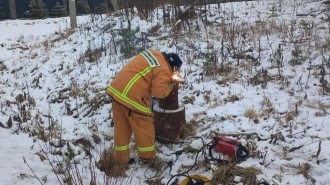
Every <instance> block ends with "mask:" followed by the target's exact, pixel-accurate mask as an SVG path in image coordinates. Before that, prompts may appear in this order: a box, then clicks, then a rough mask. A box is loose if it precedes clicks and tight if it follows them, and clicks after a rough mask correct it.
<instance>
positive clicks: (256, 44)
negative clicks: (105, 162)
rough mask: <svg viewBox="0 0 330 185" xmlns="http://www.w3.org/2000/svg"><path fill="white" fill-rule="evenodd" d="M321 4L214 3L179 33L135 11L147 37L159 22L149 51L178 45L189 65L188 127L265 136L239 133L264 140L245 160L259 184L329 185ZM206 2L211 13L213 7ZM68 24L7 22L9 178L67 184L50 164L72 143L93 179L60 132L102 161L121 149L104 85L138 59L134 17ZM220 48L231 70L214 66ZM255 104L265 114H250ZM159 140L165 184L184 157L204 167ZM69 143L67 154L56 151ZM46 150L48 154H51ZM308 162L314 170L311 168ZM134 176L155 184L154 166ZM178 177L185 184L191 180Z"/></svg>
mask: <svg viewBox="0 0 330 185" xmlns="http://www.w3.org/2000/svg"><path fill="white" fill-rule="evenodd" d="M322 2H323V1H317V0H315V1H311V0H288V1H266V0H264V1H263V0H260V1H249V2H236V3H225V4H221V6H220V7H218V5H211V6H207V8H208V10H207V21H208V23H207V24H205V19H204V18H196V19H194V20H190V21H189V23H190V24H189V26H190V29H188V28H187V25H186V24H185V23H186V22H185V21H184V20H178V21H177V22H176V24H175V25H176V26H177V27H176V28H178V29H174V26H175V25H174V24H171V25H169V24H166V23H164V22H163V19H162V11H161V10H158V11H156V10H155V11H154V12H153V14H152V15H151V16H150V17H149V18H148V19H146V20H141V19H140V18H139V17H136V16H134V17H131V23H132V27H133V28H136V27H137V26H138V27H139V28H140V31H139V32H138V33H137V34H136V36H137V37H138V38H142V35H145V34H142V33H148V32H149V31H150V30H152V29H153V28H155V27H156V26H157V25H160V28H159V29H158V30H157V31H155V32H154V33H153V34H151V33H149V34H147V37H148V39H147V41H146V42H145V44H146V48H151V49H157V50H161V51H165V52H178V53H179V55H180V56H181V58H182V59H183V60H184V61H185V64H184V65H183V67H182V68H183V69H182V71H181V73H182V76H184V78H185V84H184V86H183V87H182V88H181V89H180V90H179V99H180V104H182V105H184V106H185V112H186V120H187V124H192V123H193V122H195V123H197V124H198V126H197V132H196V135H197V136H201V137H202V138H203V139H204V141H205V142H209V141H210V139H211V137H210V132H211V131H216V132H219V133H223V134H236V135H244V134H246V133H256V135H255V137H251V138H244V137H240V139H241V141H242V143H243V144H244V145H248V146H255V149H253V151H254V152H258V153H259V154H260V155H253V156H251V157H250V158H249V159H248V160H246V161H243V162H242V163H240V164H239V166H242V167H251V166H252V167H254V168H257V169H260V170H261V172H262V173H261V174H259V175H257V180H259V181H261V180H262V179H264V180H265V181H267V182H268V183H270V184H283V185H284V184H293V185H296V184H297V185H298V184H313V183H314V184H320V185H321V184H330V177H329V175H328V174H329V172H330V160H329V159H330V149H329V146H330V126H329V121H330V116H329V111H330V103H329V102H330V101H329V99H330V96H329V93H330V90H329V87H330V86H329V87H328V86H327V85H329V84H327V82H325V81H324V80H327V81H329V67H330V66H329V63H330V60H329V59H330V50H329V48H330V41H329V40H330V37H329V35H330V34H329V31H330V21H329V20H327V15H329V11H326V6H325V5H324V4H322ZM195 8H196V12H197V13H201V12H203V11H202V10H201V9H203V8H205V7H204V6H203V7H195ZM117 15H118V14H117ZM202 15H204V14H202ZM203 21H204V22H203ZM69 25H70V22H69V19H68V18H57V19H45V20H6V21H0V97H1V98H0V122H1V123H2V124H1V125H3V127H6V128H2V127H0V143H1V144H0V164H1V165H0V172H1V174H2V175H1V176H0V182H1V184H4V185H12V184H17V185H20V184H22V185H23V184H24V185H29V184H31V185H32V184H49V185H53V184H61V183H59V182H58V179H57V177H56V175H55V174H54V173H53V172H52V166H51V164H55V163H54V162H57V161H61V160H62V159H66V158H68V155H65V152H66V151H68V148H70V147H72V149H73V151H74V153H75V154H76V155H75V157H74V158H75V159H76V160H77V161H79V162H80V164H79V169H80V170H81V175H82V178H83V180H84V183H83V184H89V182H90V173H89V159H88V156H87V155H86V153H85V152H84V150H83V148H81V146H80V145H77V146H74V145H70V147H69V144H68V145H66V146H63V147H62V148H60V149H58V148H56V147H54V145H56V143H57V142H59V138H61V139H64V140H66V141H76V140H77V139H80V138H87V139H88V140H90V141H91V143H92V146H93V149H92V151H93V157H92V161H94V160H95V161H97V160H99V155H100V153H101V152H102V151H103V150H104V149H106V148H109V147H110V146H111V142H112V135H113V127H111V126H110V124H111V116H110V107H111V105H110V104H108V103H105V102H104V99H105V95H104V89H105V88H106V87H107V85H108V84H109V82H110V81H111V79H112V78H113V77H114V75H115V74H116V72H117V71H119V70H120V69H121V68H122V67H123V65H124V64H125V63H126V62H127V61H129V59H128V58H124V57H123V55H122V54H120V52H119V51H120V45H121V44H122V43H121V42H120V41H121V37H120V36H119V34H118V31H119V30H121V29H122V28H123V27H124V28H125V27H127V21H126V18H125V16H123V15H120V16H118V17H115V16H108V17H106V16H105V15H103V16H81V17H78V25H79V26H78V28H76V29H75V30H71V29H69ZM197 25H198V26H197ZM179 26H181V29H179ZM183 27H184V29H183ZM232 28H235V30H233V29H232ZM222 41H223V42H222ZM299 50H301V52H299ZM87 51H99V52H98V53H97V55H99V56H100V57H99V58H97V59H96V60H95V61H94V59H93V58H90V57H89V54H88V52H87ZM294 53H298V54H297V55H295V54H294ZM212 55H213V56H215V58H216V61H217V62H218V65H220V63H222V62H223V63H224V65H225V66H228V69H227V70H224V69H220V68H219V69H218V70H217V71H215V72H214V70H210V69H212V68H213V69H214V67H215V66H211V68H207V66H208V65H210V64H211V63H212V61H211V62H210V58H211V57H210V56H212ZM238 56H243V58H240V59H239V60H238ZM247 56H249V57H250V58H249V57H247ZM292 59H296V61H294V60H292ZM91 60H93V61H91ZM299 62H301V63H299ZM298 63H299V64H298ZM292 64H298V65H292ZM207 70H209V71H207ZM279 71H280V72H279ZM207 73H208V74H209V75H207ZM279 73H280V74H279ZM322 76H323V81H322V80H321V79H322V78H321V77H322ZM253 77H255V78H253ZM264 77H265V78H264ZM266 78H270V79H271V80H269V81H268V82H266V81H267V79H266ZM322 82H323V83H322ZM322 84H323V85H322ZM27 97H30V98H27ZM99 105H100V106H99ZM248 110H250V113H256V114H255V117H253V116H252V117H253V118H251V119H250V118H249V115H251V114H248ZM8 120H11V121H12V124H13V125H12V126H11V127H10V123H9V121H8ZM1 125H0V126H1ZM42 132H44V133H45V134H42ZM49 133H51V134H49ZM241 133H243V134H241ZM49 135H51V136H49ZM95 135H97V136H98V137H99V138H100V139H101V143H98V142H96V140H95V137H94V136H95ZM257 136H258V137H259V138H261V140H258V139H257ZM273 136H278V137H277V138H278V141H276V142H275V143H271V137H273ZM280 136H283V137H280ZM46 138H47V139H46ZM49 138H50V140H48V139H49ZM93 138H94V139H93ZM45 139H46V140H47V141H46V142H44V141H43V140H45ZM189 142H191V143H185V144H184V146H186V145H191V146H192V147H193V148H196V149H199V148H201V147H202V146H203V143H202V140H201V139H194V140H189ZM54 143H55V144H54ZM68 143H69V142H68ZM132 144H134V141H132ZM156 146H157V151H158V154H157V156H158V157H160V158H161V159H163V160H165V161H171V160H173V161H175V162H174V164H173V166H172V169H171V170H169V168H164V169H163V170H162V171H161V172H160V173H157V177H159V178H161V179H162V180H161V182H162V183H163V184H168V183H170V182H169V180H170V179H171V178H172V176H173V175H176V174H178V173H180V172H182V171H184V169H183V166H182V165H185V166H189V165H193V164H194V161H195V154H193V153H183V154H182V155H180V156H178V159H177V160H176V157H175V155H171V156H168V155H167V154H171V153H173V152H174V151H177V150H180V149H182V148H183V147H184V146H181V144H171V145H164V144H160V143H158V142H157V143H156ZM295 147H297V148H295ZM58 150H61V151H62V152H63V153H64V155H62V156H59V155H53V154H55V153H56V152H58ZM43 152H46V153H48V155H47V156H46V159H44V157H45V155H43ZM132 155H133V156H136V155H137V154H136V153H132ZM198 160H200V161H203V160H204V159H203V157H199V158H198ZM306 164H307V165H306ZM303 166H309V167H311V169H310V170H309V171H307V172H306V173H303V172H301V169H302V167H303ZM216 168H217V166H216V163H214V164H213V163H211V165H210V168H198V169H196V168H194V169H192V170H191V171H190V172H189V174H186V175H191V174H194V173H198V174H202V175H205V176H206V177H208V178H210V179H211V178H212V175H213V172H214V170H215V169H216ZM95 173H96V177H97V181H98V182H99V184H106V183H105V182H104V174H103V173H102V172H101V171H99V170H98V169H97V168H96V171H95ZM127 174H132V175H129V177H128V178H127V179H124V180H122V181H123V183H124V182H126V183H127V184H146V182H145V180H147V179H148V178H150V177H152V176H154V175H155V172H152V171H150V170H149V169H148V168H146V167H144V166H140V165H139V164H136V165H133V166H132V167H131V168H130V169H129V170H128V171H127ZM304 175H305V176H304ZM306 175H307V176H306ZM308 175H309V176H308ZM36 177H38V178H39V179H38V178H36ZM309 177H310V178H309ZM178 178H179V180H180V181H181V180H182V179H183V178H184V176H178ZM311 179H315V182H314V181H313V180H311ZM171 182H172V181H171ZM237 184H239V183H237ZM241 184H242V183H241Z"/></svg>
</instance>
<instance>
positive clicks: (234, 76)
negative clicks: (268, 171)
mask: <svg viewBox="0 0 330 185" xmlns="http://www.w3.org/2000/svg"><path fill="white" fill-rule="evenodd" d="M136 2H137V1H136ZM136 2H135V1H130V3H128V4H125V5H123V6H125V7H123V8H124V9H125V13H126V16H127V18H128V17H129V16H128V15H129V12H130V13H132V14H134V11H132V10H131V9H130V8H131V7H132V6H133V4H134V3H136ZM150 2H151V1H141V2H140V3H138V6H137V9H138V14H139V15H140V16H141V18H143V19H145V20H148V19H150V17H149V16H150V13H151V12H152V11H153V10H154V8H155V7H158V6H159V5H158V4H157V3H150ZM146 3H147V5H148V7H146V8H143V5H146ZM148 3H149V4H148ZM181 3H182V2H181ZM324 3H325V4H328V3H327V1H325V2H324ZM179 4H180V2H177V1H175V2H173V6H172V7H171V6H164V7H163V9H160V10H163V12H164V16H163V19H164V20H166V21H164V22H165V27H166V26H167V27H170V28H171V29H169V30H171V31H173V33H170V34H169V35H165V36H163V35H162V37H161V38H158V39H157V40H159V41H157V42H159V43H158V44H159V45H162V42H161V41H162V40H163V41H164V42H165V41H166V42H168V43H169V46H176V47H177V48H178V50H180V51H182V54H183V55H184V54H185V55H187V56H188V57H191V59H190V60H189V63H188V64H189V65H193V64H195V63H198V62H200V61H202V62H201V63H202V64H200V63H198V64H200V65H197V66H198V68H200V69H201V70H198V71H197V72H196V73H195V74H197V75H199V77H197V78H196V81H193V82H189V83H187V85H186V86H185V88H186V89H188V90H191V91H193V90H194V92H193V93H191V94H185V95H184V97H183V98H182V100H181V102H182V103H183V104H185V105H188V104H194V105H196V104H199V102H197V101H196V100H198V97H199V96H202V98H203V100H204V101H205V103H206V104H210V107H211V108H215V107H216V106H219V105H223V104H222V103H224V104H226V103H239V102H240V100H242V99H244V96H243V95H244V93H237V94H228V96H227V97H226V98H224V99H223V100H220V99H219V98H214V97H215V96H213V94H212V92H206V91H204V89H203V90H199V89H198V88H199V87H198V86H195V85H194V84H195V83H196V84H200V83H202V82H204V81H205V80H207V78H206V77H208V78H210V79H215V80H216V82H217V84H219V86H220V87H221V88H226V87H228V86H230V84H246V83H247V84H248V85H253V86H256V87H257V88H258V90H259V86H260V87H261V89H266V88H267V87H269V86H270V85H269V84H271V83H272V84H273V83H274V84H282V87H281V88H287V89H289V90H288V92H289V93H290V95H291V98H292V99H294V100H296V99H297V102H296V103H295V105H293V106H292V107H288V109H287V110H286V111H283V112H281V113H278V112H277V110H276V107H277V106H279V103H278V102H277V99H276V98H274V97H270V96H268V95H266V94H264V97H263V100H262V102H261V103H260V104H261V109H260V110H256V109H255V108H254V107H252V108H249V109H247V110H246V111H245V112H244V114H243V115H244V116H245V117H246V118H248V119H250V120H252V121H253V123H256V124H257V123H262V121H263V120H261V119H264V120H267V119H269V118H271V117H272V116H274V117H275V116H278V117H276V119H275V120H276V123H274V125H276V126H280V128H279V129H283V128H288V127H289V129H290V130H289V131H288V132H289V133H290V135H289V136H292V135H293V134H292V132H294V130H295V129H297V128H298V126H299V125H301V126H303V125H305V123H306V121H304V120H303V119H302V118H301V117H299V116H301V114H303V113H304V112H300V111H301V110H302V109H300V106H304V105H307V107H308V108H312V109H314V110H315V114H314V115H315V116H318V117H325V116H327V115H328V112H329V108H330V106H329V105H328V104H327V100H324V101H323V100H321V101H320V100H315V99H313V97H308V98H307V97H306V98H305V99H304V100H302V99H299V98H296V95H297V94H299V92H301V91H306V92H307V91H308V88H307V85H310V83H308V82H306V86H302V84H305V83H304V82H303V81H302V80H301V79H299V80H298V81H295V80H294V79H292V78H290V76H285V74H284V73H283V71H285V70H286V68H287V67H288V66H289V65H288V64H290V65H291V66H295V67H297V68H298V67H300V66H303V65H304V64H305V63H306V62H307V61H305V60H307V59H306V56H307V57H308V53H307V51H308V50H315V51H316V52H317V51H320V50H322V53H323V54H324V53H326V52H327V51H328V48H329V45H330V44H329V43H330V39H329V38H323V39H319V38H317V37H316V33H315V32H317V30H316V29H317V26H315V23H314V22H313V21H309V20H307V18H306V20H304V19H305V18H304V17H302V19H303V20H295V21H292V22H290V23H281V22H280V21H276V17H279V16H281V15H280V11H279V10H277V9H276V8H274V9H273V8H272V9H271V11H270V14H269V17H268V18H271V19H267V20H264V19H260V20H256V21H255V22H254V23H253V24H249V23H247V22H243V23H242V24H238V25H233V24H231V23H228V22H226V21H223V22H220V23H219V22H216V23H212V22H210V21H209V20H208V16H211V15H209V14H207V11H203V7H199V6H197V5H194V6H186V7H185V9H182V8H179V9H178V6H179ZM160 7H161V6H160ZM205 8H206V6H205ZM160 10H159V11H160ZM226 11H229V10H226ZM170 12H172V13H174V15H172V17H171V15H170ZM227 13H228V12H227ZM119 15H120V16H125V15H122V14H119ZM153 16H158V14H156V15H153ZM224 17H225V18H226V19H227V20H231V19H232V20H234V19H235V17H233V16H232V15H230V14H229V13H228V15H227V14H226V15H224ZM195 19H197V21H196V20H195ZM123 20H125V19H123ZM219 20H220V18H219ZM224 20H225V19H224ZM328 21H329V20H328ZM177 22H179V23H178V24H176V23H177ZM196 23H202V24H196ZM323 26H324V25H323ZM89 29H90V27H89ZM163 29H164V28H163V27H162V26H161V25H156V26H154V27H152V28H151V29H150V34H151V35H153V36H159V35H161V34H162V31H163ZM110 30H111V29H110ZM165 32H166V31H165ZM201 32H205V35H202V34H200V33H201ZM296 32H300V33H302V35H295V33H296ZM74 33H75V30H71V29H67V30H65V31H64V32H63V33H62V32H61V33H60V32H58V33H56V35H55V38H53V39H49V40H46V41H43V42H42V43H41V44H39V45H38V46H35V47H34V48H33V49H37V47H44V48H45V50H47V51H49V50H50V49H51V48H52V47H54V44H56V42H60V41H65V42H70V41H71V38H70V36H71V35H73V34H74ZM219 33H223V34H219ZM111 34H114V35H113V37H112V38H111V39H110V40H111V42H109V44H108V45H109V47H110V49H109V48H107V49H105V48H106V47H103V46H95V47H94V46H93V47H89V48H87V49H86V50H84V51H83V52H82V53H81V55H80V57H78V59H77V61H76V62H77V63H78V64H79V67H81V69H83V66H84V64H85V63H92V64H95V65H97V63H98V62H99V61H101V60H102V59H103V57H104V56H106V55H107V54H106V53H103V52H108V51H110V52H109V53H110V54H109V53H108V55H115V54H118V51H117V50H118V48H116V43H117V41H116V40H115V38H116V35H115V33H111ZM274 34H275V35H276V34H279V35H280V37H281V38H282V42H281V45H278V43H275V41H274V40H272V38H268V36H269V35H274ZM100 37H101V36H100ZM172 37H173V38H172ZM185 37H190V38H195V39H200V40H199V41H200V42H201V43H203V44H204V42H203V40H208V41H209V40H212V42H213V41H214V43H212V42H207V43H205V44H207V52H204V51H201V50H200V49H199V46H198V44H196V43H194V41H190V42H189V41H186V40H185V39H184V38H185ZM204 37H206V38H204ZM264 37H267V42H269V43H268V46H264V45H263V46H262V45H261V44H260V43H261V42H264V41H261V40H262V39H263V38H264ZM216 39H218V41H219V42H220V41H221V42H220V47H215V46H216V45H217V43H216V41H215V40H216ZM169 40H170V41H169ZM309 40H313V41H315V46H312V45H310V43H309V42H310V41H309ZM149 42H151V41H150V40H148V39H146V43H145V44H149ZM180 43H182V44H183V45H185V46H188V49H187V48H183V47H182V45H180ZM303 44H306V48H300V47H295V48H294V49H293V50H292V51H290V52H289V53H286V54H288V55H289V56H290V54H291V56H290V57H291V58H290V57H289V58H285V59H284V58H283V56H285V55H284V53H283V51H284V49H285V48H289V46H300V45H303ZM243 46H244V47H243ZM14 48H18V49H21V50H22V51H25V50H28V48H27V47H25V46H23V45H13V47H10V48H8V49H12V50H13V49H14ZM187 50H188V51H187ZM189 50H191V51H189ZM267 50H268V51H270V52H271V54H270V56H269V61H270V66H266V65H265V60H266V59H264V58H262V57H261V53H262V52H263V51H267ZM103 54H104V55H103ZM324 55H325V56H324V57H325V60H324V61H325V62H324V63H322V64H318V66H319V67H318V68H316V67H315V69H314V72H315V73H314V75H315V76H316V78H321V80H320V81H319V82H320V83H321V85H320V86H318V85H315V86H317V87H319V88H321V89H320V92H321V93H320V94H322V97H324V96H326V95H327V94H328V93H329V92H330V91H329V84H328V82H327V81H326V79H327V77H328V75H329V71H328V69H329V68H328V65H329V61H328V62H327V60H326V54H324ZM29 57H30V59H34V60H37V59H39V58H40V57H41V56H40V53H37V52H35V51H33V52H32V51H31V52H30V53H29ZM48 59H49V57H48V58H47V57H46V58H45V59H44V61H48ZM113 60H116V59H113V58H110V59H109V61H110V62H109V64H110V65H111V64H112V63H111V62H113ZM196 61H197V62H196ZM261 65H262V66H261ZM313 65H314V64H313ZM265 66H266V67H265ZM311 66H312V65H311ZM67 67H68V68H67V69H66V68H65V66H64V67H63V65H62V66H60V67H59V68H57V69H54V70H53V73H57V72H59V71H62V70H63V71H64V70H65V71H67V74H70V73H71V72H72V71H74V70H75V69H74V68H70V66H67ZM8 68H10V67H9V66H6V65H4V64H3V62H0V71H1V72H2V71H7V70H9V69H8ZM310 68H312V67H310ZM273 69H276V70H275V72H274V70H273ZM299 69H300V68H299ZM302 70H306V69H302ZM307 70H308V69H307ZM22 71H24V68H23V67H21V68H20V67H17V66H15V68H14V69H12V68H11V73H12V74H18V73H19V72H22ZM35 71H40V69H35V70H33V73H34V72H35ZM83 72H86V71H83V70H82V73H83ZM198 72H201V74H198ZM295 72H296V71H294V70H293V71H292V72H291V73H295ZM303 72H306V71H303ZM31 73H32V72H31ZM40 74H41V73H40ZM63 74H64V73H63ZM192 74H193V73H192ZM59 77H61V76H60V75H59ZM42 80H43V76H42V75H41V76H36V77H35V78H34V80H33V82H32V86H31V87H30V88H39V89H40V88H41V86H42V85H40V84H41V83H40V82H41V81H42ZM2 83H4V82H2ZM6 83H7V82H6ZM313 83H314V82H313ZM95 84H96V82H92V81H88V82H86V83H85V84H78V83H77V82H76V80H75V79H74V80H72V83H71V84H70V85H69V86H67V87H61V88H57V89H56V90H54V91H53V92H48V94H47V95H48V96H47V98H46V99H47V101H49V102H50V104H63V105H65V115H67V116H73V117H74V118H77V119H79V118H91V119H93V118H94V117H97V116H98V114H99V112H98V110H100V109H101V108H102V107H104V105H105V104H107V103H108V102H107V99H106V97H105V95H104V94H103V93H102V92H103V90H104V89H102V88H99V87H94V86H95ZM283 84H284V85H283ZM244 86H245V85H244ZM296 87H299V90H297V88H296ZM19 88H21V87H19V86H16V87H15V89H19ZM203 88H207V87H204V86H203ZM22 89H23V88H22ZM24 89H29V87H27V88H26V87H24ZM287 89H286V90H287ZM13 92H14V91H13ZM3 93H5V91H3V90H0V94H3ZM80 98H82V99H83V103H81V102H82V101H79V100H80ZM15 100H16V102H11V103H9V104H10V105H13V104H14V105H17V106H18V110H19V111H18V112H17V113H16V115H14V116H11V117H9V119H8V121H7V122H6V123H0V126H1V127H3V128H8V129H9V128H12V127H14V128H15V126H16V125H17V124H19V126H21V124H22V123H27V122H28V121H29V120H32V123H31V124H32V125H33V126H32V127H23V126H22V127H20V128H21V130H24V132H29V133H30V136H31V137H35V138H36V139H38V140H42V141H44V142H52V139H58V140H59V141H60V142H58V143H55V144H54V143H53V144H51V146H52V147H55V148H56V147H58V148H63V147H67V146H68V143H70V142H68V141H65V140H63V138H62V132H63V130H62V127H61V126H60V123H59V122H58V121H56V120H55V119H54V117H53V116H51V115H35V116H34V115H33V111H32V110H33V107H35V106H36V101H35V100H34V98H32V97H31V96H30V95H27V94H24V93H21V92H20V93H19V94H18V95H17V96H16V98H15ZM222 101H223V102H222ZM72 102H73V103H72ZM224 106H225V105H224ZM298 108H299V110H298ZM205 115H207V114H206V113H205V112H202V113H198V114H196V115H194V118H193V120H191V121H190V122H189V123H187V124H184V127H183V133H182V136H183V137H182V138H187V137H189V136H193V135H195V134H196V133H197V132H199V131H204V130H206V129H208V128H207V126H209V125H207V126H205V127H204V125H203V124H204V122H208V121H209V122H212V123H216V122H219V121H220V122H221V121H223V120H227V121H230V122H234V121H235V118H234V117H233V115H224V116H222V117H221V116H220V118H219V119H215V118H207V116H205ZM45 118H47V119H45ZM197 118H198V119H197ZM194 119H196V120H194ZM212 119H213V120H212ZM299 119H300V120H302V121H298V120H299ZM45 120H46V122H45ZM47 121H49V123H48V124H47ZM276 126H275V127H274V126H273V127H272V128H269V131H274V133H275V132H276V133H275V134H271V136H270V138H269V141H268V142H269V144H271V145H281V144H282V142H283V143H284V142H285V138H286V137H287V136H286V135H285V134H282V133H281V132H277V130H276ZM289 136H288V137H289ZM103 137H104V138H105V139H106V138H108V140H110V141H111V140H112V139H113V138H111V137H110V136H109V137H107V135H106V134H105V133H100V131H99V130H97V129H96V130H94V131H93V132H92V136H91V138H92V141H93V143H92V142H91V141H90V140H89V138H88V139H86V138H79V139H77V140H74V142H72V144H73V146H81V147H83V148H85V149H86V151H85V153H88V151H89V153H91V151H92V150H94V147H93V146H94V145H98V144H101V143H102V139H103ZM248 139H251V138H248ZM251 140H252V139H251ZM282 148H283V153H284V154H285V155H284V154H278V155H279V156H281V157H283V159H285V160H289V159H290V157H289V156H288V153H290V152H294V151H296V150H298V149H300V148H302V146H299V147H296V148H295V147H293V148H292V147H291V148H288V147H287V148H286V147H282ZM319 148H320V147H319ZM185 151H186V152H188V153H196V151H194V150H193V149H192V148H189V147H186V148H185ZM249 151H251V154H252V155H251V157H252V158H263V156H265V154H263V153H261V152H260V151H259V150H258V149H257V147H256V146H255V144H251V143H250V144H249ZM318 153H319V152H318ZM52 154H54V155H55V154H56V155H57V154H58V155H60V154H61V155H64V156H66V157H70V156H71V155H73V154H72V153H70V152H68V151H64V152H61V151H59V150H56V151H53V152H52ZM36 155H38V156H39V157H40V160H42V161H44V160H47V157H45V155H44V154H42V153H37V154H36ZM75 155H76V154H75ZM71 157H72V156H71ZM154 162H155V163H154V164H151V165H150V168H153V170H155V171H156V172H160V171H161V170H162V169H163V168H164V166H163V165H164V161H162V160H156V161H154ZM72 164H73V166H72V167H73V168H72V169H73V170H76V169H75V168H78V165H79V164H78V163H72ZM263 164H264V165H265V163H263ZM115 166H116V167H115ZM97 167H98V168H99V169H100V170H101V171H103V172H105V174H107V175H108V176H110V177H125V171H126V167H124V166H121V165H120V164H119V163H118V161H115V159H114V158H113V151H111V150H106V151H104V152H103V153H102V157H101V160H100V161H98V162H97ZM65 169H66V168H65V167H64V166H61V165H59V167H58V168H57V170H56V173H58V174H65V173H68V174H67V176H66V177H65V181H66V182H70V181H69V179H70V178H72V177H70V176H69V172H68V171H67V172H65ZM311 170H312V169H311V165H310V164H308V163H306V164H305V165H301V166H299V169H298V172H297V174H300V175H303V176H304V177H305V178H306V180H307V181H309V182H311V183H312V184H315V181H316V179H314V178H313V177H312V176H311ZM70 173H71V172H70ZM259 173H260V171H259V170H257V169H254V168H252V167H251V168H247V169H243V168H241V167H238V166H236V165H232V166H230V165H229V166H223V167H221V168H219V169H217V170H215V171H214V177H213V179H214V183H218V184H219V183H227V184H234V183H239V182H242V183H244V184H251V185H252V184H255V183H256V175H257V174H259ZM236 174H238V176H240V177H241V178H240V180H238V181H237V182H234V179H235V178H234V177H235V176H236ZM276 178H280V177H279V176H276V175H275V176H274V179H276ZM236 180H237V179H236ZM94 183H96V182H94ZM148 183H149V184H155V185H156V184H157V185H158V184H160V183H161V177H159V178H155V179H154V180H150V181H148ZM91 184H93V183H91Z"/></svg>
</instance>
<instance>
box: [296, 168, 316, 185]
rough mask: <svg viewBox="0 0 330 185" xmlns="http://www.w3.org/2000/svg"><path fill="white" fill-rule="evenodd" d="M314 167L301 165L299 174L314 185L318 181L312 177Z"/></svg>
mask: <svg viewBox="0 0 330 185" xmlns="http://www.w3.org/2000/svg"><path fill="white" fill-rule="evenodd" d="M311 170H312V166H311V165H310V164H309V163H305V164H303V165H299V167H298V172H297V174H301V175H303V176H304V177H305V179H306V181H310V182H311V183H312V184H313V185H314V184H315V183H316V180H315V179H314V178H313V177H312V176H311V175H310V172H311Z"/></svg>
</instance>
